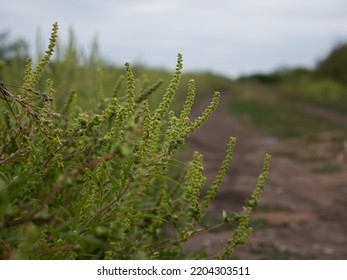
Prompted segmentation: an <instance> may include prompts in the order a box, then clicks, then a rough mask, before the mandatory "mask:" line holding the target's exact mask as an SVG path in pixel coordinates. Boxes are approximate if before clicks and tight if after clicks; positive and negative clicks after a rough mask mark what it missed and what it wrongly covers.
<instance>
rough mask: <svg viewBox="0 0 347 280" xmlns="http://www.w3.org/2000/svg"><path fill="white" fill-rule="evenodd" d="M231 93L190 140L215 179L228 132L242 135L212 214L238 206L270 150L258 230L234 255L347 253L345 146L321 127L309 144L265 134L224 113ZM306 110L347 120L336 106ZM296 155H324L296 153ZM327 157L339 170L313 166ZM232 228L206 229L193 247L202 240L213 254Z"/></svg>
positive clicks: (205, 102)
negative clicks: (333, 109) (316, 138)
mask: <svg viewBox="0 0 347 280" xmlns="http://www.w3.org/2000/svg"><path fill="white" fill-rule="evenodd" d="M228 98H230V96H228V95H227V94H224V96H223V97H222V99H221V103H220V105H219V107H218V109H217V111H216V112H215V113H214V115H213V116H212V117H211V119H210V120H209V121H208V122H207V123H206V124H205V125H204V126H203V127H202V128H201V129H200V130H199V131H197V132H196V133H195V134H194V135H192V136H191V137H190V139H189V142H190V143H191V145H192V147H193V149H194V150H197V151H199V152H201V153H202V154H203V155H204V161H205V166H204V168H205V176H206V177H207V178H208V179H209V180H213V178H214V176H215V174H216V172H217V170H218V168H219V166H220V164H221V162H222V160H223V158H224V153H225V149H226V145H227V141H228V139H229V136H231V135H232V136H235V137H237V143H236V147H235V153H234V157H233V160H232V164H231V167H230V170H229V172H228V174H227V176H226V178H225V180H224V182H223V186H222V188H221V190H220V193H219V195H218V196H217V197H216V200H215V202H214V203H213V205H212V207H211V209H210V212H209V213H210V214H209V215H211V217H213V216H221V213H222V210H226V211H227V212H229V213H230V212H231V211H235V210H237V211H239V210H241V209H242V206H243V204H244V200H245V198H247V197H249V195H250V194H251V192H252V190H253V188H254V186H255V184H256V181H257V177H258V175H259V173H260V171H261V169H262V164H263V159H264V156H265V153H269V154H271V155H272V160H271V167H270V174H269V179H268V181H267V183H266V186H265V189H264V192H263V195H262V198H261V205H262V206H263V210H262V211H260V210H258V211H256V212H255V213H254V215H253V223H254V228H255V230H254V232H253V233H252V235H251V237H250V238H249V240H248V242H247V243H246V244H245V245H242V246H239V247H238V249H237V250H236V252H235V255H236V256H237V257H238V258H240V259H263V258H270V259H301V258H308V259H347V222H346V221H347V172H346V170H347V147H346V148H343V147H342V148H341V147H340V149H336V147H334V148H333V147H332V145H334V143H333V141H332V139H333V137H332V136H331V135H330V134H329V133H328V135H323V134H322V136H321V139H322V140H321V141H319V142H318V143H317V142H316V143H312V145H302V142H300V141H299V140H296V139H291V140H285V141H279V140H278V139H276V138H273V137H271V136H264V135H261V134H260V133H259V132H257V131H256V130H255V129H254V128H252V127H250V126H249V125H247V124H245V122H244V121H243V120H240V119H239V118H237V117H235V116H233V115H232V114H230V113H229V112H227V110H226V109H225V106H224V105H225V104H226V102H227V101H228ZM209 102H210V99H208V98H206V99H204V100H203V101H202V102H201V103H200V104H199V105H198V106H197V107H196V108H195V109H194V112H193V114H192V115H193V117H196V116H198V115H199V113H201V112H202V111H203V109H204V108H206V107H207V106H208V104H209ZM307 110H310V111H311V112H315V114H317V115H320V116H321V117H324V114H325V115H326V118H330V119H332V118H340V121H339V122H340V123H341V124H344V123H345V124H347V118H346V117H345V116H341V115H338V114H337V115H334V112H330V111H329V112H327V111H326V110H323V111H322V112H323V113H321V111H319V109H317V108H313V107H308V108H307ZM344 118H345V119H344ZM334 133H336V132H334ZM337 133H338V132H337ZM346 143H347V142H346ZM293 154H296V156H295V157H293V156H292V155H293ZM298 155H301V156H302V157H305V158H310V157H311V158H318V159H319V160H306V161H304V160H299V158H300V157H298ZM327 163H329V164H332V165H334V166H338V169H337V170H335V171H333V172H326V173H325V172H313V170H315V169H317V168H320V167H321V166H323V165H326V164H327ZM318 170H319V169H318ZM230 234H231V231H227V230H224V231H218V232H215V233H207V234H204V235H201V236H198V237H196V238H194V239H192V240H191V241H190V242H189V244H188V246H189V247H190V248H201V246H203V247H204V249H205V250H206V251H207V252H208V254H209V255H213V254H215V253H216V252H218V251H219V250H220V249H221V248H222V247H223V245H224V244H225V241H226V240H227V238H229V237H230Z"/></svg>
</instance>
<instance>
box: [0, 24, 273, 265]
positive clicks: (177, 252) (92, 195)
mask: <svg viewBox="0 0 347 280" xmlns="http://www.w3.org/2000/svg"><path fill="white" fill-rule="evenodd" d="M57 29H58V26H57V24H54V27H53V31H52V35H51V38H50V44H49V47H48V50H47V52H46V53H45V55H44V56H43V57H42V59H41V60H40V62H39V63H38V65H37V66H36V67H35V69H33V68H32V62H31V60H30V59H29V60H28V61H27V63H26V70H25V75H24V84H23V86H22V87H17V88H13V90H12V88H11V90H10V89H9V88H10V86H9V85H6V84H5V83H1V85H0V94H1V95H0V97H1V102H2V104H1V106H2V107H1V108H5V106H6V107H7V110H2V116H1V119H0V126H1V130H2V137H1V150H0V258H3V259H150V258H151V259H178V258H182V259H187V258H204V257H205V255H204V254H203V252H201V254H192V253H189V252H185V251H184V250H183V249H182V246H181V245H182V244H184V243H185V242H186V241H187V240H188V239H190V238H193V237H194V236H195V235H197V234H201V233H203V232H207V231H210V230H212V229H214V228H216V227H217V226H218V224H217V225H214V226H212V227H211V228H204V227H203V226H202V225H203V224H204V223H203V219H204V216H205V212H206V210H207V208H208V207H209V205H210V203H211V202H212V200H213V199H214V197H215V195H216V193H217V192H218V189H219V187H220V185H221V182H222V180H223V177H224V176H225V174H226V172H227V169H228V167H229V163H230V160H231V157H232V153H233V148H234V144H235V138H233V137H231V138H230V141H229V144H228V146H227V148H226V156H225V160H224V161H223V163H222V164H221V167H220V170H219V172H218V175H217V176H216V178H215V180H214V181H213V183H212V184H211V185H210V186H208V185H207V183H206V179H205V177H204V176H203V157H202V155H201V154H199V153H198V152H194V155H193V159H192V160H191V161H190V162H188V163H183V162H181V161H179V160H177V159H176V158H177V151H178V150H179V148H180V147H182V145H183V144H184V143H185V141H186V138H187V136H188V135H189V134H191V133H194V131H195V130H196V129H198V128H199V127H200V126H201V125H202V124H203V123H204V122H205V121H206V120H207V119H208V118H209V117H210V116H211V114H212V113H213V111H214V110H215V109H216V107H217V104H218V101H219V97H220V94H219V93H218V92H216V93H215V94H214V97H213V99H212V102H211V104H210V105H209V106H208V107H207V108H206V110H205V111H204V112H203V113H202V115H201V116H200V117H198V118H197V119H195V120H191V119H190V118H189V115H190V111H191V108H192V105H193V103H194V96H195V84H194V81H193V80H191V81H189V85H188V90H187V92H188V93H187V98H186V101H185V103H184V106H183V108H182V110H181V112H180V114H178V115H176V114H175V113H174V112H173V111H171V110H170V104H171V103H172V101H173V99H174V95H175V93H176V92H177V88H178V84H179V81H180V77H181V69H182V57H181V55H179V56H178V62H177V67H176V71H175V73H174V75H173V78H172V80H171V82H170V84H169V86H168V87H167V89H166V91H165V94H164V95H163V98H162V101H161V102H160V103H159V105H158V106H157V107H156V108H154V109H153V110H150V108H149V104H148V101H147V97H148V96H149V95H151V94H152V93H153V92H154V91H155V90H156V89H157V88H158V87H159V86H160V83H156V84H154V85H152V86H144V87H141V88H140V89H139V88H138V87H137V85H138V83H136V81H135V77H134V75H133V71H132V69H131V67H130V65H129V64H126V65H125V77H126V78H125V79H122V78H120V79H119V81H118V82H117V83H116V87H115V90H114V92H113V93H112V97H104V94H103V90H102V87H99V90H97V91H96V92H91V93H90V96H92V95H93V99H94V100H95V104H94V106H93V108H88V110H87V111H83V110H82V109H81V108H80V107H79V106H78V104H77V101H76V96H77V94H76V93H75V92H73V91H72V92H70V94H69V96H68V97H67V98H66V99H65V103H64V105H63V106H61V107H60V109H59V110H58V109H57V106H56V103H55V101H54V100H55V99H56V96H55V91H54V89H53V83H52V81H51V80H50V79H47V81H46V90H45V93H41V92H38V91H36V90H35V87H36V86H37V84H38V83H39V81H40V79H41V76H42V75H43V72H44V69H45V67H46V66H47V64H48V63H49V61H50V59H51V56H52V53H53V49H54V46H55V44H56V37H57ZM99 79H101V75H100V77H99ZM123 82H125V83H126V86H125V88H126V90H125V91H126V92H125V95H123V96H125V97H126V98H122V97H118V96H119V92H118V91H119V90H120V89H121V88H122V87H121V86H120V85H121V84H122V83H123ZM100 84H101V83H100ZM14 92H15V93H14ZM58 107H59V106H58ZM269 160H270V156H268V155H267V156H266V158H265V163H264V168H263V171H262V172H261V175H260V177H259V180H258V184H257V185H256V187H255V189H254V192H253V194H252V196H251V197H250V199H249V200H247V201H246V202H245V203H246V205H245V207H244V210H243V212H242V213H230V214H229V215H228V214H226V213H225V212H223V213H221V223H220V224H219V225H220V226H222V225H223V224H229V225H230V228H231V229H233V231H232V233H231V236H230V239H229V241H228V243H227V244H226V246H225V248H224V250H222V251H221V252H220V253H219V254H218V255H216V258H228V257H230V256H231V254H232V253H233V250H234V248H235V246H237V245H238V244H243V243H244V242H245V241H246V239H247V237H248V236H249V234H250V232H251V228H250V227H249V219H250V215H251V213H252V210H253V207H255V206H256V205H257V203H258V200H259V196H260V193H261V191H262V189H263V186H264V183H265V180H266V178H267V173H268V168H269ZM203 187H204V189H205V188H207V189H208V191H207V192H203V191H202V190H203Z"/></svg>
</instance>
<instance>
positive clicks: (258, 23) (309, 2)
mask: <svg viewBox="0 0 347 280" xmlns="http://www.w3.org/2000/svg"><path fill="white" fill-rule="evenodd" d="M55 21H57V22H58V23H59V36H60V39H62V40H63V41H64V39H65V40H66V37H67V34H68V30H69V27H72V28H73V30H74V31H75V33H76V36H77V38H78V42H79V44H80V45H81V46H83V47H84V48H86V49H88V47H89V46H90V42H91V41H92V39H93V38H94V37H97V40H98V43H99V46H100V52H101V54H102V56H103V57H105V58H107V59H108V60H109V61H111V62H115V63H117V64H123V63H125V62H133V63H134V62H140V63H144V64H146V65H149V66H156V67H158V66H159V67H166V68H169V69H174V67H175V62H176V56H177V53H179V52H180V53H182V54H183V59H184V69H185V70H203V71H205V70H209V71H214V72H217V73H222V74H226V75H229V76H237V75H240V74H245V73H251V72H256V71H270V70H273V69H276V68H278V67H282V66H296V65H299V66H309V67H310V66H313V65H314V64H315V63H316V62H317V60H318V59H319V58H321V57H323V56H324V55H326V54H327V52H328V51H329V50H330V49H331V47H332V46H333V45H334V44H336V43H337V42H339V41H345V40H347V0H213V1H204V0H173V1H168V0H113V1H112V0H95V1H91V0H59V1H48V0H36V1H34V0H32V1H30V0H7V1H5V0H2V3H1V9H0V32H1V31H3V30H8V31H10V32H11V34H12V35H11V36H12V38H16V37H23V38H25V39H26V40H27V41H28V42H30V43H31V44H32V50H33V51H34V45H35V38H36V37H37V36H36V35H37V33H38V30H40V34H41V37H42V38H48V37H49V33H50V30H51V26H52V24H53V23H54V22H55Z"/></svg>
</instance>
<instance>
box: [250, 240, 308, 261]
mask: <svg viewBox="0 0 347 280" xmlns="http://www.w3.org/2000/svg"><path fill="white" fill-rule="evenodd" d="M251 252H252V253H254V254H257V255H260V258H261V259H264V260H307V259H313V258H312V257H311V256H309V255H305V254H302V253H299V252H294V251H292V250H288V249H281V248H279V247H278V246H277V245H275V244H272V243H263V242H259V243H257V244H256V245H255V246H253V247H252V249H251Z"/></svg>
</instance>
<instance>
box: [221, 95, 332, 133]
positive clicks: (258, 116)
mask: <svg viewBox="0 0 347 280" xmlns="http://www.w3.org/2000/svg"><path fill="white" fill-rule="evenodd" d="M228 105H229V106H228V107H229V110H230V112H232V113H233V114H236V115H239V116H241V117H243V118H244V119H246V120H247V121H248V122H250V123H252V124H253V125H254V126H255V127H257V128H258V129H259V130H260V131H262V132H264V133H265V134H267V135H272V136H276V137H279V138H291V137H303V138H308V139H313V138H314V137H315V136H316V135H317V134H318V133H319V132H320V131H321V130H322V125H323V124H324V123H325V121H323V120H322V119H321V118H318V117H316V116H313V115H311V114H308V113H305V112H303V111H300V110H298V109H297V108H296V107H295V106H293V105H292V104H288V103H284V102H280V101H277V102H269V101H267V100H266V98H264V100H263V101H258V100H248V99H237V98H234V99H232V100H231V101H230V102H229V104H228ZM331 126H333V125H332V124H331Z"/></svg>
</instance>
